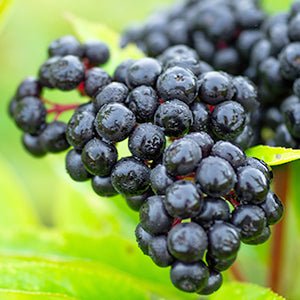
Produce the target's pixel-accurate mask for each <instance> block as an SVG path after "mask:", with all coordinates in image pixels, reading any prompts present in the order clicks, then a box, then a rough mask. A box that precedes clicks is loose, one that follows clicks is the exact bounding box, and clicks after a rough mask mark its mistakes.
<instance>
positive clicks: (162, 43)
mask: <svg viewBox="0 0 300 300" xmlns="http://www.w3.org/2000/svg"><path fill="white" fill-rule="evenodd" d="M169 46H170V42H169V40H168V37H167V36H166V34H164V33H162V32H153V33H150V34H149V35H147V37H146V38H145V45H144V47H145V50H146V52H147V53H148V55H150V56H154V57H155V56H157V55H159V54H161V53H162V52H163V51H164V50H166V49H167V48H168V47H169Z"/></svg>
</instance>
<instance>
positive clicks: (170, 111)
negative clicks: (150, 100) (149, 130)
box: [154, 99, 193, 137]
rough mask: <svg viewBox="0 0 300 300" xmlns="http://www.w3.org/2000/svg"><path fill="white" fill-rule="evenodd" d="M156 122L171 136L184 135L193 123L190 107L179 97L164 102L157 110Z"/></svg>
mask: <svg viewBox="0 0 300 300" xmlns="http://www.w3.org/2000/svg"><path fill="white" fill-rule="evenodd" d="M154 122H155V124H156V125H158V126H160V127H162V128H163V129H164V130H165V135H167V136H170V137H180V136H183V135H184V134H185V133H186V132H187V131H188V130H189V128H190V126H191V125H192V123H193V114H192V112H191V111H190V109H189V107H188V106H187V105H186V104H185V103H184V102H182V101H179V100H177V99H175V100H172V101H167V102H164V103H162V104H161V105H160V106H159V107H158V109H157V110H156V112H155V115H154Z"/></svg>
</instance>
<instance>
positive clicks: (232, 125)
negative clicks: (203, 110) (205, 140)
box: [211, 101, 246, 140]
mask: <svg viewBox="0 0 300 300" xmlns="http://www.w3.org/2000/svg"><path fill="white" fill-rule="evenodd" d="M245 122H246V114H245V110H244V108H243V106H242V105H241V104H239V103H237V102H235V101H225V102H222V103H220V104H218V105H216V107H215V109H214V111H213V112H212V115H211V126H212V127H211V129H212V131H213V133H214V134H215V135H216V136H217V137H218V138H220V139H227V140H228V139H229V140H230V139H234V138H236V137H237V136H238V135H239V134H240V133H241V132H242V131H243V129H244V126H245Z"/></svg>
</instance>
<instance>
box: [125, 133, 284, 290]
mask: <svg viewBox="0 0 300 300" xmlns="http://www.w3.org/2000/svg"><path fill="white" fill-rule="evenodd" d="M127 167H128V169H127V172H128V171H129V168H130V166H127ZM127 174H128V175H127V176H126V177H122V181H126V180H127V178H130V176H129V172H128V173H127ZM122 175H124V173H122ZM272 178H273V174H272V171H271V170H270V169H269V168H268V166H267V165H266V164H265V163H264V162H263V161H261V160H258V159H256V158H253V157H248V158H247V157H246V155H245V153H244V152H243V151H242V149H241V148H239V147H238V146H236V145H234V144H232V143H230V142H228V141H218V142H216V143H215V142H214V141H213V140H212V138H211V137H210V135H209V134H207V133H205V132H195V133H190V134H187V135H185V136H184V137H183V138H181V139H179V140H176V141H174V142H172V143H171V144H170V145H169V146H168V147H167V148H166V149H165V151H164V153H163V158H162V161H161V162H160V163H159V164H158V165H156V166H155V167H154V168H152V169H151V171H150V184H151V188H152V191H153V192H154V193H155V195H154V196H150V197H149V196H148V197H147V198H146V196H145V198H146V199H145V200H144V203H143V204H142V206H141V208H140V211H139V214H140V215H139V216H140V224H139V225H138V226H137V228H136V238H137V241H138V244H139V247H140V248H141V250H142V251H143V253H144V254H146V255H149V256H150V257H151V258H152V260H153V262H154V263H155V264H157V265H158V266H160V267H168V266H171V271H170V276H171V281H172V283H173V284H174V285H175V286H176V287H177V288H178V289H180V290H182V291H185V292H189V293H192V292H196V293H198V294H202V295H208V294H211V293H213V292H215V291H216V290H218V289H219V288H220V286H221V285H222V274H221V272H222V271H225V270H227V269H228V268H229V267H230V266H231V265H232V264H233V263H234V261H235V259H236V257H237V254H238V250H239V248H240V244H241V242H243V243H245V244H250V245H258V244H262V243H264V242H266V241H267V240H268V238H269V237H270V234H271V231H270V227H269V226H270V225H273V224H275V223H277V222H279V220H280V219H281V217H282V214H283V206H282V203H281V201H280V200H279V198H278V197H277V196H276V194H275V193H274V192H273V191H271V190H270V182H271V181H272ZM120 179H121V177H120ZM146 193H147V192H146ZM147 194H149V193H147ZM135 197H138V196H135ZM228 203H230V204H232V206H233V210H230V207H229V205H228ZM204 257H205V259H204Z"/></svg>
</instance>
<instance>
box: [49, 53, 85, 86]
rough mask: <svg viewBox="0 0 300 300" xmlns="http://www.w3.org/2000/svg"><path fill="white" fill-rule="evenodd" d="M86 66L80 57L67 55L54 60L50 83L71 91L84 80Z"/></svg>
mask: <svg viewBox="0 0 300 300" xmlns="http://www.w3.org/2000/svg"><path fill="white" fill-rule="evenodd" d="M84 76H85V68H84V65H83V63H82V62H81V61H80V60H79V58H78V57H76V56H73V55H67V56H64V57H61V58H60V59H58V60H57V61H56V62H54V63H53V64H52V66H51V69H50V83H51V85H52V86H53V87H55V88H57V89H60V90H62V91H70V90H73V89H75V88H77V86H78V85H79V84H80V83H81V82H82V81H83V79H84Z"/></svg>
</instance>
